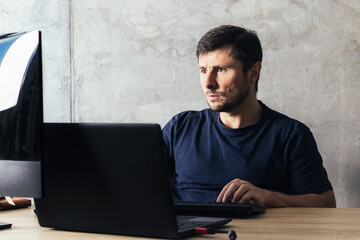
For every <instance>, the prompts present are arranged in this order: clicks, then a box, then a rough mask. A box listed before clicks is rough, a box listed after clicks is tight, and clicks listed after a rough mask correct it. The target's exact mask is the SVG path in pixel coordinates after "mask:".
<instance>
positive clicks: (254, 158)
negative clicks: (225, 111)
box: [163, 101, 332, 202]
mask: <svg viewBox="0 0 360 240" xmlns="http://www.w3.org/2000/svg"><path fill="white" fill-rule="evenodd" d="M259 102H260V101H259ZM260 104H261V106H262V108H263V111H262V114H261V116H260V118H259V120H258V121H257V122H256V123H254V124H252V125H250V126H246V127H243V128H239V129H230V128H227V127H225V126H224V125H223V124H222V123H221V122H220V114H219V113H218V112H213V111H212V110H211V109H204V110H202V111H187V112H182V113H180V114H178V115H176V116H174V117H173V118H172V119H171V120H170V121H169V122H168V123H167V124H166V126H165V127H164V128H163V137H164V142H165V147H166V150H167V154H168V157H169V161H170V166H171V169H172V171H173V173H174V175H173V193H174V198H175V199H174V200H176V201H200V202H201V201H215V200H216V198H217V196H218V195H219V193H220V191H221V190H222V188H223V187H224V186H225V185H226V184H227V183H228V182H230V181H231V180H233V179H235V178H239V179H242V180H246V181H249V182H250V183H252V184H253V185H255V186H257V187H260V188H264V189H268V190H273V191H277V192H282V193H286V194H306V193H317V194H320V193H323V192H324V191H327V190H332V186H331V183H330V181H329V180H328V177H327V173H326V170H325V168H324V167H323V163H322V158H321V156H320V153H319V151H318V149H317V145H316V142H315V139H314V137H313V135H312V133H311V131H310V129H309V128H308V127H306V126H305V125H304V124H303V123H301V122H299V121H297V120H294V119H291V118H289V117H287V116H285V115H283V114H281V113H278V112H276V111H273V110H271V109H270V108H268V107H267V106H265V105H264V104H263V103H262V102H260Z"/></svg>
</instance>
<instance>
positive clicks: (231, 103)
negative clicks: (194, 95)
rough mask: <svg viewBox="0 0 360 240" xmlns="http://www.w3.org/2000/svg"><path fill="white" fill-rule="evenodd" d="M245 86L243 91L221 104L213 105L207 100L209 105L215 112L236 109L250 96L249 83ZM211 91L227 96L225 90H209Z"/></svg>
mask: <svg viewBox="0 0 360 240" xmlns="http://www.w3.org/2000/svg"><path fill="white" fill-rule="evenodd" d="M245 86H246V88H245V89H243V91H241V92H239V94H238V95H237V96H236V97H235V98H233V99H229V100H228V101H226V102H224V103H223V104H221V105H218V106H211V105H210V103H209V101H207V103H208V105H209V107H210V108H211V110H213V111H214V112H232V111H233V110H234V109H236V108H237V107H239V106H240V105H241V104H242V103H243V102H244V101H245V99H246V98H247V97H248V96H249V92H250V87H249V85H247V84H246V85H245ZM209 93H214V94H219V95H220V96H226V94H225V93H223V92H216V91H209Z"/></svg>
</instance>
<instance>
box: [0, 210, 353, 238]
mask: <svg viewBox="0 0 360 240" xmlns="http://www.w3.org/2000/svg"><path fill="white" fill-rule="evenodd" d="M0 222H10V223H12V224H13V226H12V228H11V229H6V230H0V239H4V240H13V239H22V240H45V239H46V240H49V239H52V240H56V239H61V240H67V239H69V240H70V239H71V240H74V239H86V240H92V239H97V240H98V239H101V240H108V239H139V238H135V237H129V236H117V235H107V234H90V233H79V232H70V231H60V230H54V229H48V228H42V227H40V226H39V225H38V223H37V219H36V216H35V214H34V213H33V211H32V209H30V208H29V209H18V210H10V211H2V212H0ZM225 229H233V230H235V231H236V233H237V236H238V238H237V239H239V240H249V239H267V240H269V239H306V240H309V239H324V240H331V239H337V240H338V239H360V208H359V209H350V208H337V209H322V208H278V209H267V210H266V213H265V214H262V215H260V216H257V217H255V218H251V219H234V220H233V221H232V222H230V223H229V224H228V225H227V227H226V228H225ZM197 238H202V239H228V238H227V236H226V235H224V234H216V235H198V236H196V237H192V238H189V239H197Z"/></svg>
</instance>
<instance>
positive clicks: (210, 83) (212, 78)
mask: <svg viewBox="0 0 360 240" xmlns="http://www.w3.org/2000/svg"><path fill="white" fill-rule="evenodd" d="M204 85H205V87H206V88H207V89H216V88H217V85H218V84H217V81H216V73H214V72H213V71H210V72H209V73H208V74H207V75H206V76H205V84H204Z"/></svg>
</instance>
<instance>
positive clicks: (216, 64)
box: [199, 47, 250, 112]
mask: <svg viewBox="0 0 360 240" xmlns="http://www.w3.org/2000/svg"><path fill="white" fill-rule="evenodd" d="M199 71H200V82H201V86H202V89H203V91H204V93H205V96H206V100H207V102H208V104H209V106H210V108H211V109H212V110H213V111H216V112H232V111H234V110H235V109H236V108H237V107H239V106H241V104H242V103H243V102H244V100H245V99H246V98H247V97H248V95H249V92H250V84H249V81H248V78H247V77H246V75H244V73H243V68H242V64H241V61H239V60H236V59H234V58H233V57H232V56H231V48H230V47H225V48H221V49H218V50H215V51H212V52H208V53H205V54H201V55H200V56H199Z"/></svg>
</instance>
